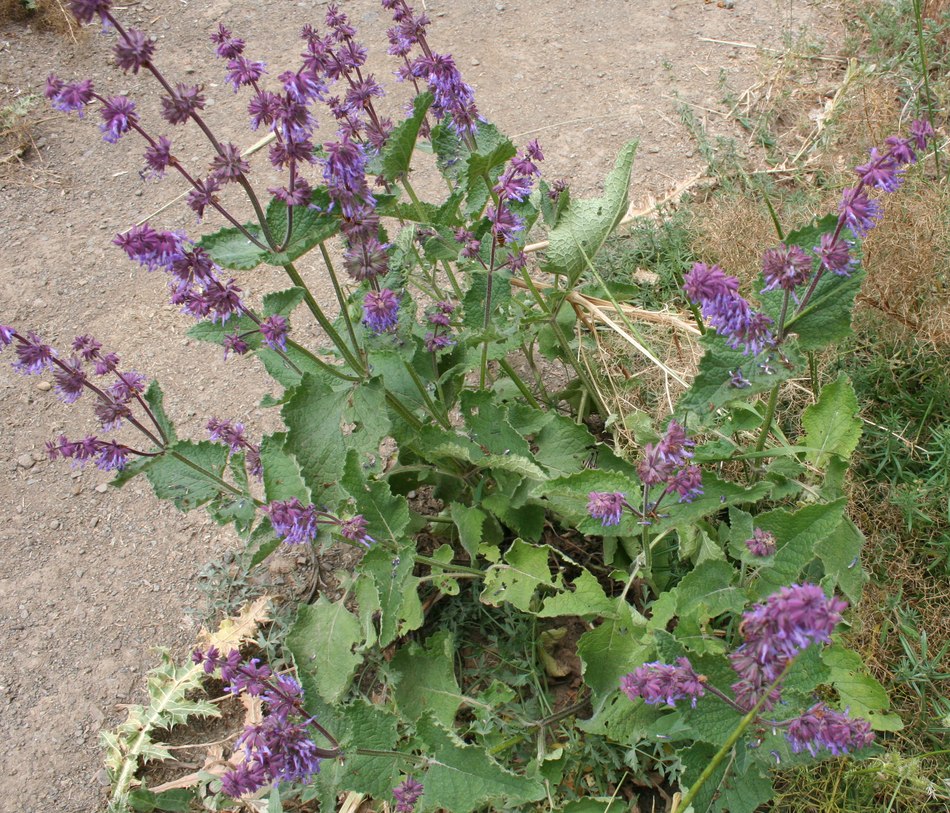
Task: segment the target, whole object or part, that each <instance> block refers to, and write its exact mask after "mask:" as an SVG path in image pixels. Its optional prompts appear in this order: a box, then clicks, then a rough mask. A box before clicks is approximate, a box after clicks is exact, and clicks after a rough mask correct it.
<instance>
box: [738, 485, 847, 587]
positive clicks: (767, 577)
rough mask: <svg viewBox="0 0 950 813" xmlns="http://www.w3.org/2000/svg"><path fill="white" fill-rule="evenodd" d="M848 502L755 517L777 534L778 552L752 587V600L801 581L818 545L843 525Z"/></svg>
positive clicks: (810, 506) (777, 510) (761, 526)
mask: <svg viewBox="0 0 950 813" xmlns="http://www.w3.org/2000/svg"><path fill="white" fill-rule="evenodd" d="M845 502H846V501H845V500H844V499H840V500H836V501H835V502H833V503H828V504H825V505H809V506H807V507H805V508H802V509H800V510H799V511H796V512H795V513H793V514H792V513H789V512H788V511H785V510H784V509H781V508H780V509H776V510H775V511H769V512H768V513H765V514H759V515H758V516H757V517H756V518H755V524H756V527H758V528H761V529H762V530H763V531H771V532H772V533H773V534H774V535H775V540H776V551H775V554H774V556H773V557H772V558H771V560H770V561H767V562H765V563H763V565H762V567H761V568H760V569H759V571H758V574H757V578H756V580H755V581H754V582H753V583H752V584H751V585H750V593H751V597H752V598H755V599H762V598H765V597H766V596H770V595H771V594H772V593H774V592H776V591H777V590H779V589H781V588H782V587H785V586H786V585H788V584H792V583H794V582H796V581H798V579H799V575H800V574H801V571H802V569H803V568H804V567H805V566H806V565H807V564H808V563H809V562H811V561H812V560H813V559H814V558H815V556H816V553H817V549H818V545H819V543H820V542H821V541H822V540H823V539H824V537H826V536H829V535H830V534H831V533H832V532H833V531H834V529H835V528H836V527H837V526H838V523H840V522H841V516H842V512H843V511H844V507H845Z"/></svg>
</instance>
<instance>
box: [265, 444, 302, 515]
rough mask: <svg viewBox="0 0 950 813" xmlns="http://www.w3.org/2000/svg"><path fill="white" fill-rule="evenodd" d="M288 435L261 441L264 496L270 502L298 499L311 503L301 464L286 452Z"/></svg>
mask: <svg viewBox="0 0 950 813" xmlns="http://www.w3.org/2000/svg"><path fill="white" fill-rule="evenodd" d="M286 440H287V435H286V434H285V433H284V432H279V433H277V434H275V435H266V436H265V437H263V438H262V439H261V467H262V468H263V472H264V495H265V498H266V499H267V501H268V502H272V501H273V500H289V499H291V498H293V497H296V498H297V499H298V500H300V501H301V502H302V503H304V504H306V503H309V502H310V489H309V488H307V484H306V483H305V482H304V480H303V477H302V476H301V474H300V464H299V463H297V461H296V460H295V459H294V456H293V455H292V454H290V453H289V452H287V451H286V449H285V448H284V445H285V443H286Z"/></svg>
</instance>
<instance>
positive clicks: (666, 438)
mask: <svg viewBox="0 0 950 813" xmlns="http://www.w3.org/2000/svg"><path fill="white" fill-rule="evenodd" d="M695 445H696V441H694V440H693V439H692V438H690V437H689V435H687V434H686V429H685V428H684V427H683V426H682V425H681V424H680V423H679V422H677V421H670V422H669V423H668V424H667V426H666V432H664V434H663V437H662V438H661V439H660V443H659V445H658V446H657V452H658V454H659V455H660V456H661V457H662V458H663V459H664V460H666V461H667V462H669V463H670V464H671V465H673V466H685V465H686V463H687V461H689V460H690V459H692V457H693V453H692V452H691V451H690V449H692V448H693V446H695Z"/></svg>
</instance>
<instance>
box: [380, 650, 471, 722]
mask: <svg viewBox="0 0 950 813" xmlns="http://www.w3.org/2000/svg"><path fill="white" fill-rule="evenodd" d="M390 667H391V669H392V671H393V675H394V676H395V678H396V687H395V689H394V693H395V697H396V706H397V708H398V709H399V713H400V714H401V715H402V716H403V718H404V719H406V720H409V721H410V722H415V721H417V720H419V719H420V718H422V717H423V716H424V715H426V714H431V715H432V717H433V718H434V719H435V720H437V721H438V722H439V723H441V724H442V725H444V726H445V727H446V728H452V726H453V725H454V724H455V714H456V712H457V711H458V708H459V706H460V705H462V701H463V700H464V697H463V696H462V692H461V689H459V685H458V681H456V679H455V639H454V638H453V636H452V634H451V633H450V632H439V633H436V634H435V635H433V636H432V637H430V638H429V639H428V640H427V641H426V645H425V648H423V647H421V646H420V645H419V644H417V643H416V642H414V641H413V642H412V643H410V644H409V645H408V646H405V647H403V648H402V649H400V650H399V652H397V653H396V656H395V657H394V658H393V659H392V662H391V663H390Z"/></svg>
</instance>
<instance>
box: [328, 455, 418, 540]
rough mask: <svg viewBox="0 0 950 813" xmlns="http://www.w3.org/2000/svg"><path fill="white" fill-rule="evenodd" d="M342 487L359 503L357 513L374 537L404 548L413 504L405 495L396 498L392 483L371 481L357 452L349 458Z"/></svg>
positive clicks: (341, 482)
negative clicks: (390, 485)
mask: <svg viewBox="0 0 950 813" xmlns="http://www.w3.org/2000/svg"><path fill="white" fill-rule="evenodd" d="M340 484H341V485H342V486H343V488H344V489H346V492H347V494H349V495H350V496H351V497H352V498H353V500H354V501H355V502H356V512H357V513H358V514H362V515H363V518H364V519H365V520H366V523H367V526H368V529H369V534H370V536H372V537H373V538H374V539H375V540H377V541H381V540H388V541H391V542H394V543H395V544H396V545H397V546H398V547H402V544H403V542H404V541H405V539H404V536H405V531H406V528H407V527H408V526H409V503H408V502H406V498H405V497H403V496H402V495H401V494H398V495H396V496H393V493H392V492H391V491H390V489H389V484H388V483H386V482H384V481H382V480H369V479H367V477H366V476H365V475H364V474H363V470H362V466H361V465H360V460H359V454H358V453H357V452H356V450H355V449H350V451H349V453H348V454H347V455H346V465H345V467H344V474H343V477H342V479H341V481H340Z"/></svg>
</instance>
